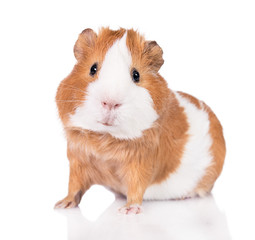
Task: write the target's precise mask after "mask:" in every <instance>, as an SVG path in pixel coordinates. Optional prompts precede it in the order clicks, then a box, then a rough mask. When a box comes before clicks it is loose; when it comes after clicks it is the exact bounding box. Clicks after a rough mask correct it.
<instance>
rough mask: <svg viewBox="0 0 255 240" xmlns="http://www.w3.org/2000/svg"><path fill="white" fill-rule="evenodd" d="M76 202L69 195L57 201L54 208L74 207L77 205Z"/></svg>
mask: <svg viewBox="0 0 255 240" xmlns="http://www.w3.org/2000/svg"><path fill="white" fill-rule="evenodd" d="M77 206H78V203H77V202H76V201H75V198H71V197H69V196H67V197H65V198H64V199H62V200H60V201H58V202H57V203H56V204H55V206H54V208H55V209H58V208H74V207H77Z"/></svg>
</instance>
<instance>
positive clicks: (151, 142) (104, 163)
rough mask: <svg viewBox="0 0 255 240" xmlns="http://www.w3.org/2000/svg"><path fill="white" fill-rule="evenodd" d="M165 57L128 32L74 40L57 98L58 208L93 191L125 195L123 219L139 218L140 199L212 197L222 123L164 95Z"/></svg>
mask: <svg viewBox="0 0 255 240" xmlns="http://www.w3.org/2000/svg"><path fill="white" fill-rule="evenodd" d="M162 54H163V52H162V49H161V48H160V47H159V46H158V44H157V43H156V42H155V41H146V40H145V39H144V37H143V36H142V35H140V34H139V33H138V32H137V31H134V30H132V29H130V30H125V29H119V30H117V31H113V30H110V29H109V28H102V29H101V30H100V31H99V33H98V34H96V33H95V32H94V31H93V30H91V29H85V30H84V31H83V32H82V33H81V34H80V35H79V38H78V40H77V42H76V44H75V46H74V55H75V57H76V59H77V63H76V65H75V66H74V68H73V70H72V72H71V73H70V75H69V76H68V77H67V78H65V79H64V80H63V81H62V82H61V83H60V85H59V87H58V90H57V95H56V103H57V106H58V111H59V116H60V118H61V120H62V123H63V126H64V129H65V133H66V138H67V156H68V159H69V162H70V176H69V188H68V195H67V197H65V198H64V199H63V200H61V201H59V202H57V203H56V205H55V207H56V208H71V207H75V206H77V205H78V204H79V203H80V201H81V198H82V196H83V194H84V193H85V192H86V191H87V190H88V189H89V188H90V186H92V185H93V184H100V185H103V186H105V187H107V188H109V189H111V190H112V191H114V192H116V193H120V194H122V195H124V196H126V197H127V204H126V205H125V206H124V207H123V208H121V209H120V211H121V212H122V213H124V214H129V213H134V214H136V213H140V212H141V204H142V201H143V199H151V200H153V199H155V200H165V199H183V198H189V197H194V196H204V195H206V194H207V193H209V192H210V191H211V189H212V187H213V185H214V182H215V181H216V179H217V178H218V177H219V175H220V173H221V171H222V167H223V163H224V158H225V151H226V149H225V141H224V137H223V133H222V127H221V124H220V122H219V120H218V119H217V117H216V116H215V114H214V113H213V112H212V110H211V109H210V108H209V107H208V106H207V105H206V104H205V103H204V102H202V101H200V100H198V99H196V98H194V97H193V96H191V95H188V94H186V93H183V92H175V91H172V90H170V89H169V88H168V86H167V82H166V81H165V80H164V79H163V78H162V77H161V76H160V74H159V73H158V71H159V69H160V67H161V66H162V64H163V63H164V60H163V58H162Z"/></svg>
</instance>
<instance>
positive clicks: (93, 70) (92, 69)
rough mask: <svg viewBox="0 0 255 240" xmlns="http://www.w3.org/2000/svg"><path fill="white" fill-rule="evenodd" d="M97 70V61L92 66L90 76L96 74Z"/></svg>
mask: <svg viewBox="0 0 255 240" xmlns="http://www.w3.org/2000/svg"><path fill="white" fill-rule="evenodd" d="M96 72H97V63H94V64H93V65H92V67H91V68H90V73H89V74H90V76H94V75H95V74H96Z"/></svg>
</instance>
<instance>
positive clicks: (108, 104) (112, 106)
mask: <svg viewBox="0 0 255 240" xmlns="http://www.w3.org/2000/svg"><path fill="white" fill-rule="evenodd" d="M102 106H103V107H104V108H105V109H107V110H112V109H116V108H118V107H120V106H121V104H120V103H115V102H108V101H103V102H102Z"/></svg>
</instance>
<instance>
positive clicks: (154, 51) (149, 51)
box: [143, 41, 164, 72]
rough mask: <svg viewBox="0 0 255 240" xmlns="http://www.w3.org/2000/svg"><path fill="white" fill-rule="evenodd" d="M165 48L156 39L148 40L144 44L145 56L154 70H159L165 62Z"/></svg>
mask: <svg viewBox="0 0 255 240" xmlns="http://www.w3.org/2000/svg"><path fill="white" fill-rule="evenodd" d="M162 55H163V50H162V49H161V47H160V46H159V45H158V44H157V42H156V41H146V42H145V44H144V50H143V56H144V57H145V58H146V60H147V64H148V66H149V67H151V68H152V70H153V71H156V72H158V70H159V69H160V68H161V66H162V65H163V63H164V59H163V57H162Z"/></svg>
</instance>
